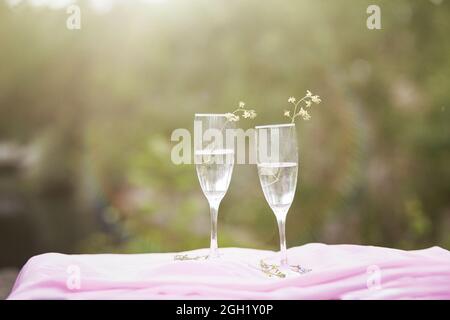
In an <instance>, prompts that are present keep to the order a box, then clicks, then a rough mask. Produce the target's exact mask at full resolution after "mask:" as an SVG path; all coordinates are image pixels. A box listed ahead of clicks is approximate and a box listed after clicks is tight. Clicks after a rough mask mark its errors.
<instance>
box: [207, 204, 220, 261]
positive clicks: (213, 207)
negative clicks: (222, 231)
mask: <svg viewBox="0 0 450 320" xmlns="http://www.w3.org/2000/svg"><path fill="white" fill-rule="evenodd" d="M219 204H220V202H219V201H211V202H210V204H209V206H210V211H211V246H210V249H209V255H210V257H212V258H216V257H218V256H219V254H218V250H217V248H218V246H217V216H218V214H219Z"/></svg>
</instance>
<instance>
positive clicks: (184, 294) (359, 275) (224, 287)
mask: <svg viewBox="0 0 450 320" xmlns="http://www.w3.org/2000/svg"><path fill="white" fill-rule="evenodd" d="M207 252H208V251H207V250H206V249H200V250H195V251H190V252H185V253H186V254H189V255H201V254H207ZM220 252H221V254H222V257H221V258H220V259H212V260H205V261H174V255H175V254H174V253H163V254H156V253H155V254H133V255H131V254H130V255H125V254H123V255H122V254H97V255H63V254H57V253H48V254H43V255H39V256H35V257H33V258H31V259H30V260H29V261H28V263H27V264H26V265H25V266H24V267H23V269H22V271H21V273H20V275H19V276H18V278H17V280H16V284H15V286H14V288H13V290H12V292H11V294H10V296H9V299H410V298H413V299H450V252H449V251H447V250H444V249H442V248H439V247H433V248H429V249H425V250H417V251H402V250H395V249H387V248H380V247H370V246H356V245H324V244H308V245H304V246H301V247H296V248H291V249H289V252H288V255H289V259H290V261H289V262H290V263H291V264H301V265H302V266H303V267H305V268H310V269H312V271H311V272H309V273H306V274H303V275H296V276H293V277H288V278H285V279H281V278H270V277H268V276H267V275H266V274H264V273H263V272H261V271H260V269H259V261H260V259H262V258H264V259H267V258H270V257H273V256H274V255H275V256H276V253H274V252H271V251H261V250H252V249H237V248H223V249H220ZM74 270H75V271H76V270H78V271H79V275H80V277H79V279H80V282H79V288H76V287H75V288H74V287H73V285H72V286H70V285H69V286H68V279H69V278H70V277H71V276H73V275H74V273H73V272H74ZM372 271H375V273H371V272H372ZM378 280H379V281H378Z"/></svg>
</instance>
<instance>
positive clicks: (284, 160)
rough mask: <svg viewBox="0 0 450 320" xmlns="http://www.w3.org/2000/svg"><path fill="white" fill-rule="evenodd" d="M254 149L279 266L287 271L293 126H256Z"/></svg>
mask: <svg viewBox="0 0 450 320" xmlns="http://www.w3.org/2000/svg"><path fill="white" fill-rule="evenodd" d="M256 150H257V157H256V159H257V166H258V176H259V181H260V183H261V187H262V189H263V192H264V197H265V198H266V200H267V202H268V203H269V206H270V208H271V209H272V211H273V213H274V214H275V217H276V219H277V222H278V231H279V234H280V255H281V263H280V265H281V268H283V269H285V270H288V269H289V264H288V259H287V251H286V232H285V229H286V215H287V213H288V211H289V208H290V207H291V204H292V201H293V200H294V195H295V190H296V187H297V171H298V148H297V135H296V131H295V124H280V125H271V126H258V127H256Z"/></svg>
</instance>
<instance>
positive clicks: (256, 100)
mask: <svg viewBox="0 0 450 320" xmlns="http://www.w3.org/2000/svg"><path fill="white" fill-rule="evenodd" d="M15 2H17V3H18V4H16V5H11V4H14V3H15ZM46 2H51V1H31V2H26V1H25V2H20V1H13V0H9V1H0V252H1V255H0V267H9V266H14V267H20V266H21V265H22V264H23V263H24V262H25V261H26V260H27V259H28V258H29V257H30V256H32V255H34V254H37V253H42V252H47V251H57V252H64V253H75V252H77V253H79V252H82V253H100V252H122V253H135V252H139V253H145V252H167V251H172V252H173V251H184V250H189V249H195V248H200V247H207V246H209V212H208V205H207V201H206V199H205V198H204V196H203V194H202V192H201V189H200V186H199V183H198V181H197V177H196V172H195V168H194V166H193V165H182V166H176V165H174V164H172V162H171V160H170V152H171V148H172V146H174V145H175V143H171V141H170V135H171V133H172V131H173V130H174V129H176V128H188V129H191V128H192V126H193V115H194V113H196V112H208V113H213V112H220V113H222V112H229V111H231V110H233V109H234V108H235V106H236V105H237V103H238V101H240V100H243V101H245V102H246V103H247V105H248V106H249V107H250V108H255V109H256V111H257V112H258V114H259V115H258V117H257V118H256V119H255V120H251V121H240V122H239V125H240V126H242V127H243V128H249V127H252V126H254V125H257V124H266V123H280V122H285V121H286V118H284V117H283V110H284V109H286V108H287V107H288V103H287V98H288V97H289V96H297V97H298V96H302V95H303V94H304V92H305V91H306V90H307V89H309V90H311V91H312V92H313V93H316V94H319V95H320V96H321V97H322V100H323V102H322V104H321V105H319V106H316V107H315V108H314V110H313V112H312V120H311V121H309V122H300V123H299V125H298V135H299V144H300V172H299V185H298V189H297V194H296V197H295V201H294V204H293V206H292V208H291V210H290V213H289V215H288V218H287V241H288V245H289V246H291V247H292V246H299V245H302V244H305V243H308V242H324V243H331V244H336V243H352V244H362V245H377V246H389V247H395V248H400V249H419V248H424V247H429V246H433V245H439V246H442V247H445V248H447V249H448V248H450V201H449V195H450V169H449V163H450V153H449V151H450V132H449V123H450V112H449V111H450V110H449V108H450V105H449V104H450V94H449V90H450V89H449V88H450V77H449V76H450V58H449V57H450V37H449V31H450V3H449V1H439V0H434V1H431V0H423V1H411V0H396V1H375V2H376V4H378V5H379V6H380V7H381V18H382V30H368V29H367V27H366V19H367V17H368V14H367V13H366V9H367V7H368V5H369V4H372V3H374V1H363V0H353V1H351V0H339V1H329V0H320V1H317V0H314V1H313V0H304V1H299V0H295V1H275V0H272V1H267V0H245V1H241V0H240V1H238V0H227V1H225V0H219V1H208V0H194V1H182V0H158V1H156V0H153V1H151V0H148V1H145V2H144V1H118V2H117V3H116V4H115V5H114V6H112V7H109V6H108V5H105V3H103V5H101V3H100V5H99V1H96V2H92V1H87V0H86V1H78V4H79V5H80V7H81V13H82V15H81V23H82V25H81V30H68V29H67V28H66V19H67V18H68V16H69V15H68V14H67V13H66V11H65V8H64V7H63V8H62V9H61V8H59V9H58V8H56V9H55V8H50V7H49V6H48V5H46ZM93 3H94V4H96V5H93ZM219 245H220V246H221V247H229V246H234V247H252V248H260V249H272V250H277V249H278V234H277V227H276V221H275V217H274V215H273V214H272V212H271V210H270V208H269V207H268V205H267V203H266V202H265V200H264V197H263V193H262V191H261V189H260V185H259V181H258V177H257V173H256V167H255V166H251V165H239V166H236V167H235V171H234V173H233V179H232V182H231V185H230V189H229V191H228V193H227V195H226V197H225V199H224V200H223V202H222V205H221V209H220V214H219Z"/></svg>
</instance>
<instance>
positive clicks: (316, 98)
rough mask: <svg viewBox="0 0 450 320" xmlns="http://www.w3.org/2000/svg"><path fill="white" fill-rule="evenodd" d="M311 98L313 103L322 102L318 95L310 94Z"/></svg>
mask: <svg viewBox="0 0 450 320" xmlns="http://www.w3.org/2000/svg"><path fill="white" fill-rule="evenodd" d="M311 100H312V102H314V103H316V104H319V103H321V102H322V100H321V99H320V97H319V96H312V97H311Z"/></svg>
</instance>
